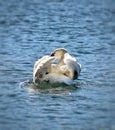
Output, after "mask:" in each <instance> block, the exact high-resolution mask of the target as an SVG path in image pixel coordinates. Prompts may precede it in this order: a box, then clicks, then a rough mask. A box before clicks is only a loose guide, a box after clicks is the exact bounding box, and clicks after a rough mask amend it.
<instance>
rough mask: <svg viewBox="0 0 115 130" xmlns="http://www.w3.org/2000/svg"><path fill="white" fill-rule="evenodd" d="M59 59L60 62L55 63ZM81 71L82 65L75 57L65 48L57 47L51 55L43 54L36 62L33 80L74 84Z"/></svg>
mask: <svg viewBox="0 0 115 130" xmlns="http://www.w3.org/2000/svg"><path fill="white" fill-rule="evenodd" d="M56 59H58V61H59V62H58V63H56V64H54V63H55V62H54V61H55V60H56ZM80 71H81V65H80V64H79V63H78V62H77V60H76V59H75V58H73V57H72V56H71V55H70V54H69V53H68V52H67V50H65V49H63V48H59V49H56V50H55V51H54V52H52V54H51V56H48V55H47V56H43V57H42V58H41V59H39V60H38V61H36V62H35V64H34V72H33V81H34V82H43V81H46V82H50V83H55V82H59V83H65V84H68V85H71V84H73V80H74V79H76V78H77V77H78V76H79V74H80Z"/></svg>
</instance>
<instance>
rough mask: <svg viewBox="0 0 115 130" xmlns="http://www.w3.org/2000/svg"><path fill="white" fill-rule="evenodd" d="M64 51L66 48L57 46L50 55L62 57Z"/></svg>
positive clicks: (65, 51)
mask: <svg viewBox="0 0 115 130" xmlns="http://www.w3.org/2000/svg"><path fill="white" fill-rule="evenodd" d="M65 53H68V51H67V50H66V49H64V48H58V49H56V50H54V51H53V52H52V53H51V56H54V57H55V58H61V57H64V54H65Z"/></svg>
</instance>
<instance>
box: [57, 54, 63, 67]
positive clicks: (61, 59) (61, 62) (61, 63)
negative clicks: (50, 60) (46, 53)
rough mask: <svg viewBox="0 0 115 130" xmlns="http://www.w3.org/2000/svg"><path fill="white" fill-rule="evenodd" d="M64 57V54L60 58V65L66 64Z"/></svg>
mask: <svg viewBox="0 0 115 130" xmlns="http://www.w3.org/2000/svg"><path fill="white" fill-rule="evenodd" d="M63 59H64V56H62V57H61V58H60V60H59V62H58V65H63V64H64V61H63Z"/></svg>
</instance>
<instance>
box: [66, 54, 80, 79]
mask: <svg viewBox="0 0 115 130" xmlns="http://www.w3.org/2000/svg"><path fill="white" fill-rule="evenodd" d="M64 64H65V65H66V70H68V71H69V77H71V78H72V79H76V78H77V77H78V76H79V74H80V71H81V65H80V64H79V63H78V62H77V60H76V59H75V58H74V57H72V56H71V55H69V54H68V53H66V54H65V55H64Z"/></svg>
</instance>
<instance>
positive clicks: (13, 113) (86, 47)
mask: <svg viewBox="0 0 115 130" xmlns="http://www.w3.org/2000/svg"><path fill="white" fill-rule="evenodd" d="M114 7H115V1H113V0H106V1H104V0H102V1H100V0H96V1H93V0H87V1H86V0H71V1H69V0H53V1H50V0H39V1H38V0H33V1H27V0H23V1H20V0H10V1H9V0H5V1H3V0H1V1H0V88H1V91H0V129H1V130H7V129H8V130H14V129H15V130H19V128H20V129H21V130H23V129H24V130H33V129H34V130H36V129H37V130H38V129H40V130H43V129H50V130H52V129H56V130H61V129H62V130H64V129H66V130H70V129H72V130H76V129H78V130H79V129H85V130H87V129H88V130H90V129H93V130H100V129H104V130H108V129H109V130H114V129H115V94H114V91H115V90H114V89H115V87H114V86H115V80H114V77H115V69H114V68H115V51H114V50H115V36H114V35H115V16H114V14H115V8H114ZM58 47H64V48H66V49H67V50H68V51H69V52H70V53H71V55H72V56H74V57H75V58H77V59H78V61H79V62H80V63H81V64H82V71H81V75H80V77H79V79H78V80H76V81H75V84H76V86H77V87H78V88H77V89H75V90H73V89H71V88H67V87H66V88H63V87H60V86H58V87H56V88H53V89H52V88H51V89H45V91H44V90H42V89H38V88H37V89H36V88H33V85H32V84H31V83H28V81H30V80H32V75H33V74H32V73H33V65H34V63H35V61H36V60H37V59H38V58H41V57H42V56H43V55H47V54H49V53H50V52H51V51H52V50H54V49H56V48H58ZM22 82H23V83H22ZM20 85H21V87H20ZM34 87H35V86H34ZM45 87H48V85H47V86H46V85H45Z"/></svg>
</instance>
